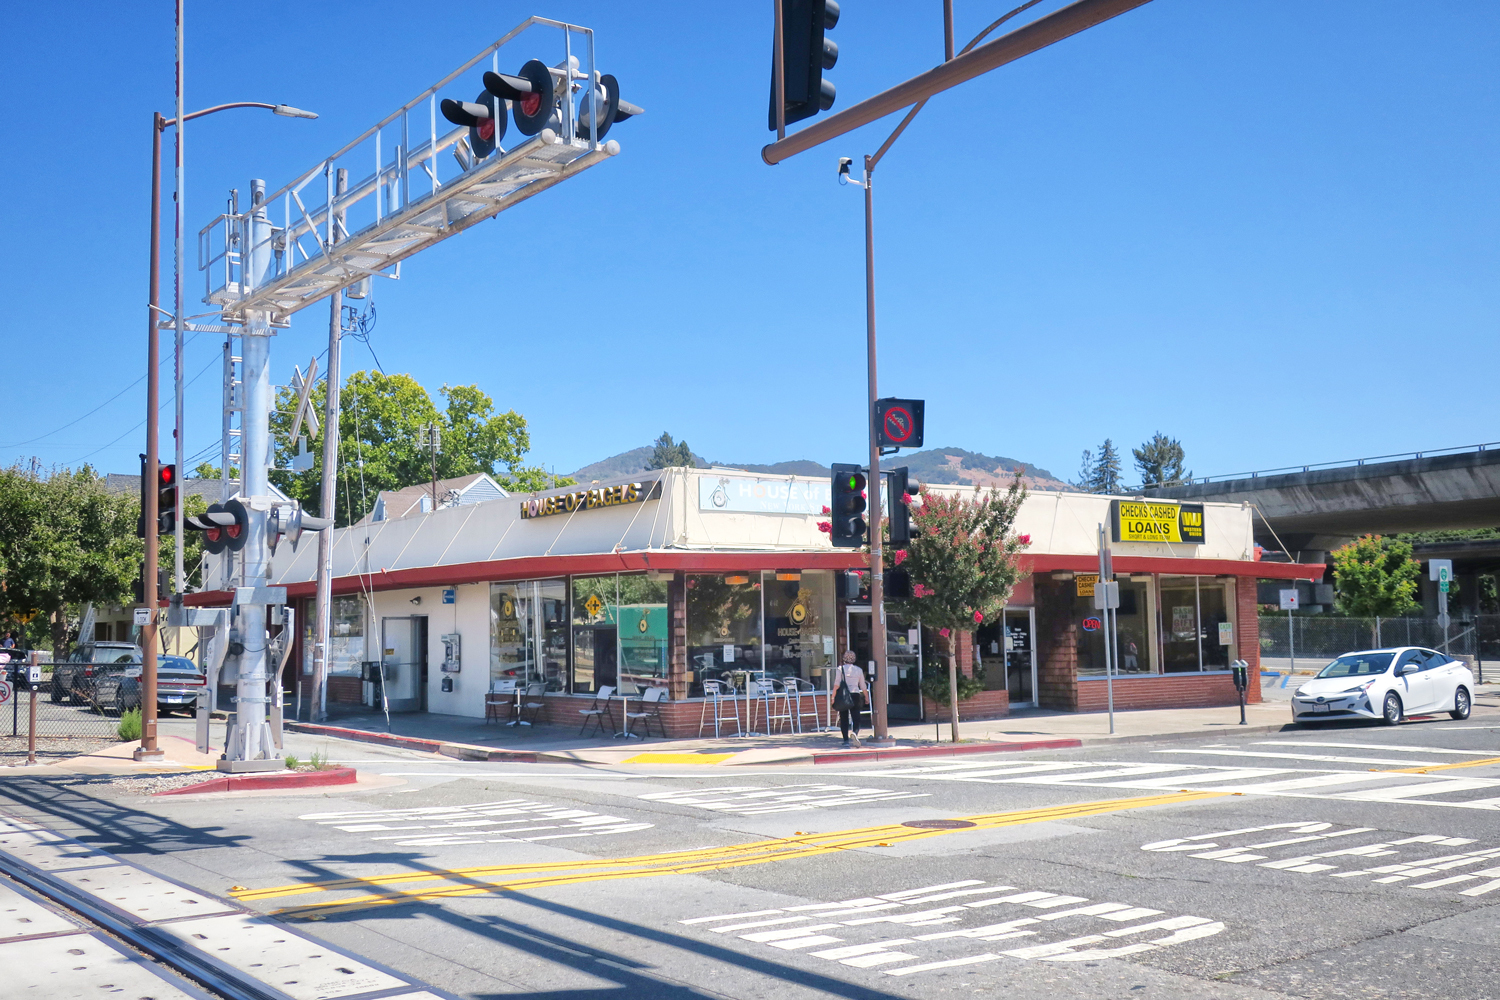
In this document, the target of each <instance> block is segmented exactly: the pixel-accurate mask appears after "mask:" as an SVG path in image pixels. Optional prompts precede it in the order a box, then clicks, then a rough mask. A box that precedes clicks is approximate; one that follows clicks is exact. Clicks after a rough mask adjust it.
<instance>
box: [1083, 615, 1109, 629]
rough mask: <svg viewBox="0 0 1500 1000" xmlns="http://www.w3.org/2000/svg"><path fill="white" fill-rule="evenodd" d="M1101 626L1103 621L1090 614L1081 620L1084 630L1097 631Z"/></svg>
mask: <svg viewBox="0 0 1500 1000" xmlns="http://www.w3.org/2000/svg"><path fill="white" fill-rule="evenodd" d="M1103 627H1104V623H1103V622H1102V621H1100V620H1099V619H1097V618H1094V617H1093V616H1090V617H1088V618H1085V619H1084V620H1083V630H1084V631H1085V632H1097V631H1099V630H1100V629H1101V628H1103Z"/></svg>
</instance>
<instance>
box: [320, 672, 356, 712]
mask: <svg viewBox="0 0 1500 1000" xmlns="http://www.w3.org/2000/svg"><path fill="white" fill-rule="evenodd" d="M364 696H365V692H364V681H363V680H361V679H360V677H359V676H358V675H354V676H349V675H344V674H341V675H338V676H331V677H329V678H328V700H329V702H330V703H331V702H338V703H339V704H354V705H358V704H359V703H360V701H362V700H363V699H364Z"/></svg>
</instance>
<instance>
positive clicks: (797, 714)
mask: <svg viewBox="0 0 1500 1000" xmlns="http://www.w3.org/2000/svg"><path fill="white" fill-rule="evenodd" d="M786 686H787V692H788V694H789V695H790V696H791V698H792V721H793V722H794V724H795V725H796V727H797V732H799V733H803V732H807V733H821V732H822V731H823V723H822V720H821V719H820V718H819V717H818V686H817V685H816V684H814V683H813V682H812V681H810V680H808V679H807V678H805V677H788V678H787V680H786ZM804 719H811V720H812V728H810V729H804V728H803V725H802V720H804Z"/></svg>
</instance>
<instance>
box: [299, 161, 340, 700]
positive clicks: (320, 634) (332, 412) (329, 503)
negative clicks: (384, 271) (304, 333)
mask: <svg viewBox="0 0 1500 1000" xmlns="http://www.w3.org/2000/svg"><path fill="white" fill-rule="evenodd" d="M348 184H349V172H348V171H347V170H342V169H341V170H339V172H338V174H337V176H336V178H335V185H336V193H337V194H340V195H342V194H343V193H344V191H345V189H346V188H347V187H348ZM343 222H344V213H342V212H335V213H334V225H333V227H332V232H331V234H330V239H334V240H336V239H338V237H339V229H340V227H341V226H342V225H343ZM343 313H344V293H343V291H342V290H339V291H336V292H334V293H333V294H332V295H331V296H329V299H328V372H327V376H326V378H327V389H326V391H325V394H324V397H323V481H322V482H321V483H320V484H319V486H318V514H319V515H320V516H322V517H328V518H331V517H333V515H334V510H335V508H336V507H337V506H338V499H337V494H336V490H337V487H338V468H339V402H340V401H339V394H340V391H341V389H342V388H343V385H342V381H341V380H342V379H343V374H342V372H341V371H340V365H341V362H342V355H343V337H344V322H343ZM313 619H314V623H313V690H312V705H311V706H310V708H309V709H308V713H307V714H308V718H310V719H312V720H313V721H314V722H321V721H322V720H324V719H326V718H328V643H329V641H330V640H329V637H330V635H331V634H332V632H333V532H332V531H320V532H318V572H317V596H316V598H315V603H314V606H313ZM297 683H298V684H299V685H300V684H301V683H302V681H301V679H300V678H299V679H298V681H297Z"/></svg>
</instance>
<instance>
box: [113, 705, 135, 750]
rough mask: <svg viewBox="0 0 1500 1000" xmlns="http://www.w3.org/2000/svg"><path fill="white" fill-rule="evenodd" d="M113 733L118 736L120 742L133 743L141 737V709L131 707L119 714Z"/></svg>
mask: <svg viewBox="0 0 1500 1000" xmlns="http://www.w3.org/2000/svg"><path fill="white" fill-rule="evenodd" d="M115 735H117V736H119V737H120V742H121V743H134V742H135V741H136V740H138V739H140V738H141V710H140V709H138V708H132V709H131V710H130V711H128V712H125V713H123V714H122V715H121V716H120V722H119V724H118V725H116V726H115Z"/></svg>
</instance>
